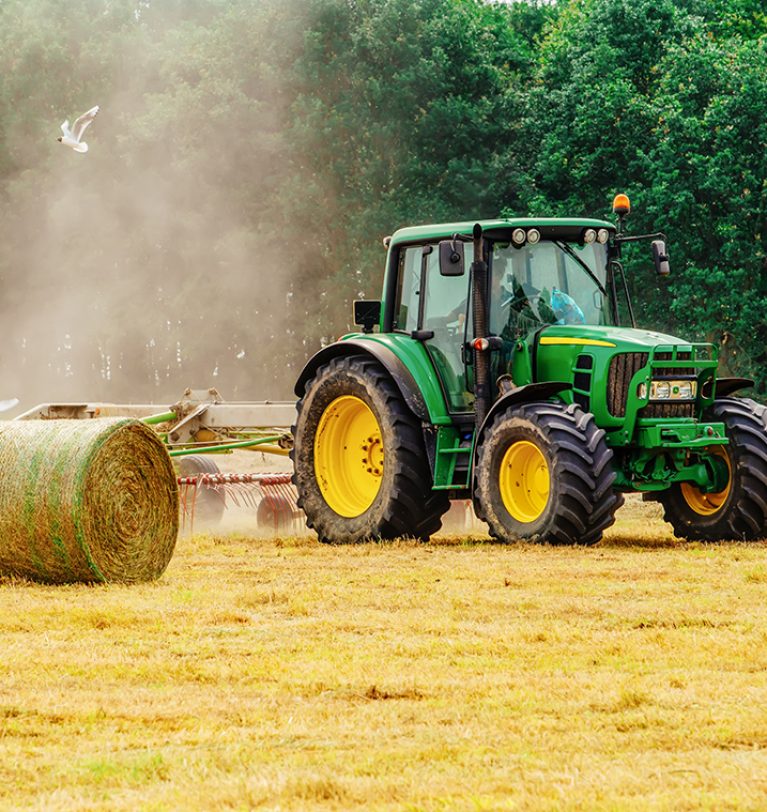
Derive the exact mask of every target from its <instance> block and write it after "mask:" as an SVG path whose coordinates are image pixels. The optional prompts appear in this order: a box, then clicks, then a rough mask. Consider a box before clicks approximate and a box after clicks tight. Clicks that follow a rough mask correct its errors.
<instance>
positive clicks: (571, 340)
mask: <svg viewBox="0 0 767 812" xmlns="http://www.w3.org/2000/svg"><path fill="white" fill-rule="evenodd" d="M629 208H630V207H629V201H628V198H627V197H626V196H625V195H618V196H617V197H616V199H615V203H614V205H613V209H614V211H615V213H616V214H617V215H618V223H617V226H616V225H615V224H612V223H610V222H606V221H602V220H594V219H581V218H577V219H576V218H572V219H566V218H564V219H500V220H489V221H482V222H479V223H476V224H475V223H451V224H445V225H430V226H419V227H414V228H403V229H400V230H399V231H397V232H396V233H395V234H394V235H393V236H392V237H390V238H387V239H386V240H385V241H384V244H385V246H386V248H387V249H388V255H387V264H386V273H385V278H384V285H383V296H382V300H381V301H362V302H355V323H356V324H358V325H359V326H360V327H361V328H362V331H361V332H358V333H352V334H350V335H346V336H344V337H343V338H342V339H340V340H339V341H337V342H336V343H334V344H331V345H330V346H328V347H325V348H324V349H322V350H321V351H320V352H318V353H317V354H316V355H315V356H314V357H313V358H311V359H310V361H309V362H308V363H307V365H306V367H305V368H304V370H303V371H302V373H301V375H300V377H299V379H298V381H297V383H296V394H297V395H298V397H299V401H298V404H297V420H296V425H295V426H294V427H293V435H294V441H295V446H294V449H293V451H292V452H291V454H292V457H293V462H294V477H293V481H294V484H295V486H296V489H297V491H298V504H299V505H300V507H302V508H303V510H304V512H305V513H306V516H307V523H308V525H309V526H310V527H312V528H314V529H315V530H316V532H317V534H318V536H319V538H320V540H321V541H324V542H337V543H343V542H357V541H362V540H365V539H391V538H395V537H399V536H410V537H415V538H419V539H427V538H428V537H429V536H430V535H431V534H433V533H434V532H436V531H437V530H438V529H439V528H440V526H441V517H442V515H443V514H444V513H445V511H446V510H447V509H448V507H449V504H450V501H449V500H450V499H469V498H470V499H472V500H473V504H474V508H475V511H476V513H477V515H478V516H479V517H480V518H481V519H483V520H485V521H486V522H487V524H488V525H489V527H490V532H491V534H492V535H493V536H494V537H495V538H497V539H500V540H504V541H511V540H516V539H525V540H532V541H547V542H550V543H553V544H595V543H596V542H598V541H599V540H600V538H601V537H602V533H603V531H604V530H605V528H607V527H609V526H610V525H611V524H612V523H613V522H614V520H615V513H616V511H617V510H618V508H619V507H620V506H621V504H622V503H623V493H626V492H641V493H643V494H644V495H645V498H650V499H656V500H658V501H659V502H661V504H662V505H663V508H664V511H665V519H666V520H667V521H668V522H670V523H671V524H672V526H673V528H674V532H675V533H676V535H678V536H680V537H684V538H689V539H755V538H761V537H762V536H763V535H764V534H765V524H766V522H767V420H766V418H765V409H764V407H762V406H760V405H758V404H756V403H755V402H754V401H752V400H749V399H746V398H741V397H733V393H734V392H736V391H739V390H741V389H743V388H745V387H747V386H749V385H751V384H752V382H751V381H749V380H747V379H743V378H718V377H717V350H716V347H715V346H713V345H711V344H700V343H690V342H689V341H684V340H682V339H679V338H674V337H673V336H669V335H663V334H661V333H657V332H654V331H652V330H641V329H636V325H635V322H634V315H633V311H632V308H631V301H630V298H629V292H628V287H627V284H626V279H625V275H624V272H623V266H622V264H621V252H622V250H623V249H624V246H625V244H626V243H629V242H633V241H636V240H640V239H649V240H651V241H652V243H651V244H652V252H653V257H654V263H655V269H656V272H657V273H658V274H660V275H667V274H668V272H669V265H668V256H667V254H666V240H665V237H664V235H663V234H660V233H658V234H648V235H640V236H627V235H626V233H625V229H624V222H625V217H626V215H627V214H628V212H629ZM621 312H622V313H624V314H626V315H627V318H628V320H629V321H630V326H623V325H622V324H621V321H620V313H621Z"/></svg>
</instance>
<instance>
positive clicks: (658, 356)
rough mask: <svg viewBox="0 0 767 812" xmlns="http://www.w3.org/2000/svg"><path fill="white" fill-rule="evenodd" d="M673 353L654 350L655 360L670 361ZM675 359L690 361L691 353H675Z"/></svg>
mask: <svg viewBox="0 0 767 812" xmlns="http://www.w3.org/2000/svg"><path fill="white" fill-rule="evenodd" d="M673 357H674V356H673V354H672V353H670V352H656V353H655V360H656V361H670V360H671V359H672V358H673ZM676 360H677V361H692V353H691V352H678V353H677V354H676Z"/></svg>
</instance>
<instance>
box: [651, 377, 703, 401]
mask: <svg viewBox="0 0 767 812" xmlns="http://www.w3.org/2000/svg"><path fill="white" fill-rule="evenodd" d="M697 392H698V382H697V381H651V382H650V400H694V399H695V395H696V394H697ZM637 395H638V397H639V399H640V400H644V399H645V398H646V397H647V384H646V383H640V384H639V389H638V391H637Z"/></svg>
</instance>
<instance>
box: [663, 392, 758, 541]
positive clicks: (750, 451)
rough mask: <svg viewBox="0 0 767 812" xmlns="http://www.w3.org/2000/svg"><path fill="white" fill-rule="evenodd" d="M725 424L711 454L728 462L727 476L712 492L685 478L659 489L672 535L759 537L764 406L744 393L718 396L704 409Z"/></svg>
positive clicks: (710, 417)
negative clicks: (742, 395) (722, 440)
mask: <svg viewBox="0 0 767 812" xmlns="http://www.w3.org/2000/svg"><path fill="white" fill-rule="evenodd" d="M706 418H707V419H708V420H712V421H716V422H721V423H724V424H725V432H726V434H727V439H728V440H729V441H730V442H729V445H726V446H712V447H711V453H712V454H717V455H719V456H721V457H722V458H723V459H724V461H725V462H726V463H727V468H728V471H729V480H728V482H727V485H726V486H725V487H724V488H723V489H722V490H721V491H719V492H717V493H704V492H703V491H701V490H700V489H699V488H697V487H695V486H694V485H692V484H690V483H686V482H685V483H682V484H675V485H672V486H671V487H670V488H669V489H668V490H667V491H663V492H662V493H660V494H658V501H659V502H660V503H661V504H662V505H663V508H664V516H663V518H664V519H665V520H666V521H667V522H669V523H670V524H671V526H672V527H673V528H674V533H675V535H677V536H679V537H680V538H686V539H690V540H694V541H714V540H719V539H721V540H730V539H742V540H744V541H749V540H753V539H761V538H764V537H765V535H766V534H767V530H766V529H765V528H766V526H767V419H766V418H765V408H764V406H760V405H759V404H758V403H755V402H754V401H753V400H750V399H749V398H720V399H718V400H716V401H714V405H713V406H712V407H711V410H710V411H709V412H708V413H707V414H706Z"/></svg>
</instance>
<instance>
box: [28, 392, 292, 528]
mask: <svg viewBox="0 0 767 812" xmlns="http://www.w3.org/2000/svg"><path fill="white" fill-rule="evenodd" d="M96 417H135V418H138V419H140V420H141V421H142V422H143V423H145V424H146V425H148V426H151V427H152V428H153V429H154V430H155V431H156V432H157V434H158V435H159V436H160V438H161V439H162V440H163V442H164V443H165V445H166V447H167V449H168V452H169V454H170V456H171V457H172V458H174V460H175V461H176V464H177V468H178V484H179V502H180V512H181V524H182V527H183V528H184V529H186V530H187V531H190V530H192V529H193V528H194V527H195V524H197V525H200V524H208V525H211V524H215V523H216V522H218V521H219V520H220V519H221V518H222V516H223V514H224V511H225V510H226V509H227V507H232V506H233V507H235V508H240V509H250V510H253V511H255V513H256V524H257V526H258V528H259V529H260V530H263V531H266V532H276V533H288V532H300V530H301V528H303V526H304V521H303V513H302V512H301V511H300V509H299V508H298V507H297V505H296V493H295V489H294V488H293V485H292V484H291V473H290V472H289V471H288V470H285V471H281V472H269V473H261V472H257V473H254V472H250V471H248V472H246V473H233V472H222V471H221V470H220V468H219V466H218V464H217V463H216V462H215V460H216V459H218V460H221V459H222V456H223V455H230V454H232V453H233V452H235V451H258V452H261V453H262V454H269V455H272V456H276V457H287V456H288V453H289V451H290V448H291V447H292V444H293V438H292V436H291V433H290V427H291V425H292V424H293V423H294V422H295V404H294V403H293V402H292V401H273V402H272V401H262V402H256V401H243V402H226V401H224V400H223V399H222V398H221V396H220V395H219V393H218V392H217V391H216V390H215V389H207V390H192V389H187V390H186V391H185V392H184V396H183V397H182V398H181V400H180V401H179V402H178V403H176V404H174V405H172V406H170V407H168V406H161V405H157V404H152V403H143V404H117V403H43V404H40V405H38V406H35V407H34V408H33V409H30V410H29V411H27V412H24V413H23V414H21V415H19V416H18V417H17V418H16V420H55V419H68V420H87V419H90V418H96ZM262 459H263V458H262ZM285 467H286V469H288V468H289V467H290V464H289V462H288V461H287V460H286V466H285Z"/></svg>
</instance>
